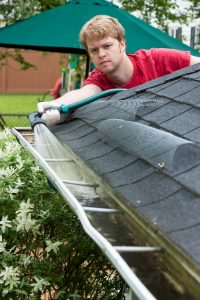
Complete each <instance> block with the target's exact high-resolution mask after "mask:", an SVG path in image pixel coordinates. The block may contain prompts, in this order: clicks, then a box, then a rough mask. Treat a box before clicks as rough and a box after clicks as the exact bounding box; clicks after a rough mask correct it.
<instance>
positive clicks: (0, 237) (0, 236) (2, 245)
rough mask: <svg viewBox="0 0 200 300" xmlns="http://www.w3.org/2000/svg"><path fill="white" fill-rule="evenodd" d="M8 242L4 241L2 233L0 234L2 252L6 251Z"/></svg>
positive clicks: (0, 250) (0, 249)
mask: <svg viewBox="0 0 200 300" xmlns="http://www.w3.org/2000/svg"><path fill="white" fill-rule="evenodd" d="M5 247H6V242H4V241H3V239H2V235H0V253H1V252H4V251H5Z"/></svg>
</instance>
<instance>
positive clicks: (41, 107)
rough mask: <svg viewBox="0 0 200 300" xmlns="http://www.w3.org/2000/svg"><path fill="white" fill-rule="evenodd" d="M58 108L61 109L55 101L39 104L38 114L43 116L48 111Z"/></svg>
mask: <svg viewBox="0 0 200 300" xmlns="http://www.w3.org/2000/svg"><path fill="white" fill-rule="evenodd" d="M57 107H59V105H57V104H56V103H55V101H47V102H38V104H37V108H38V112H39V113H41V114H43V112H44V111H45V110H46V109H49V108H57Z"/></svg>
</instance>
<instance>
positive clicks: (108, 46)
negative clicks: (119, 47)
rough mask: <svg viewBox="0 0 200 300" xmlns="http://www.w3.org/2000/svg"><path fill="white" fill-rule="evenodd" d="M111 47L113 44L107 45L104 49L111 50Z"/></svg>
mask: <svg viewBox="0 0 200 300" xmlns="http://www.w3.org/2000/svg"><path fill="white" fill-rule="evenodd" d="M111 46H112V45H111V44H106V45H105V46H104V48H105V49H109V48H110V47H111Z"/></svg>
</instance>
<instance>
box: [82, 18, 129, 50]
mask: <svg viewBox="0 0 200 300" xmlns="http://www.w3.org/2000/svg"><path fill="white" fill-rule="evenodd" d="M108 36H110V37H112V38H115V39H117V40H118V41H120V42H121V41H123V40H125V31H124V28H123V27H122V25H121V24H120V23H119V21H118V20H117V19H115V18H113V17H110V16H106V15H97V16H95V17H93V18H92V19H90V20H89V21H88V22H87V23H85V25H84V26H83V27H82V29H81V31H80V41H81V43H82V44H83V46H84V47H85V48H86V49H87V40H89V39H90V40H93V39H103V38H105V37H108Z"/></svg>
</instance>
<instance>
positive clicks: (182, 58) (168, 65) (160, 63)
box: [150, 48, 190, 76]
mask: <svg viewBox="0 0 200 300" xmlns="http://www.w3.org/2000/svg"><path fill="white" fill-rule="evenodd" d="M150 51H151V55H152V58H153V60H154V64H155V68H156V71H157V72H158V74H159V75H160V76H163V75H166V74H169V73H172V72H174V71H177V70H179V69H182V68H185V67H188V66H189V65H190V51H181V50H175V49H164V48H159V49H156V48H154V49H151V50H150Z"/></svg>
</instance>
